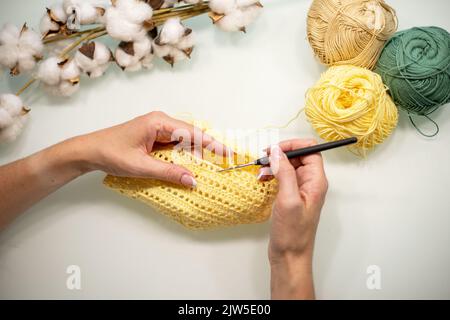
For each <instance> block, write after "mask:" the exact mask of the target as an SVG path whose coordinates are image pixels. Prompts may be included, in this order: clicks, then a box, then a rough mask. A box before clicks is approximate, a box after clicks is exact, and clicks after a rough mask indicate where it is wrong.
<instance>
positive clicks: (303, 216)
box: [262, 139, 328, 298]
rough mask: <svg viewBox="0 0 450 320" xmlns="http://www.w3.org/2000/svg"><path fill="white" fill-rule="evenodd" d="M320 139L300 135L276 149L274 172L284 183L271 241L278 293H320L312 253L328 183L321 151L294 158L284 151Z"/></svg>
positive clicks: (293, 295)
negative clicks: (316, 285) (317, 289)
mask: <svg viewBox="0 0 450 320" xmlns="http://www.w3.org/2000/svg"><path fill="white" fill-rule="evenodd" d="M314 144H316V142H314V141H313V140H302V139H296V140H289V141H284V142H281V143H280V144H279V145H274V146H272V147H271V149H270V171H271V172H272V174H273V175H274V176H275V178H276V179H277V180H278V184H279V192H278V195H277V197H276V200H275V204H274V207H273V212H272V225H271V233H270V244H269V261H270V265H271V268H272V297H273V298H314V288H313V284H312V254H313V248H314V239H315V235H316V230H317V226H318V223H319V218H320V211H321V209H322V206H323V204H324V201H325V195H326V192H327V188H328V182H327V178H326V176H325V172H324V168H323V161H322V156H321V155H320V154H313V155H309V156H305V157H301V158H295V159H291V160H289V159H288V158H287V157H286V155H285V154H284V152H287V151H290V150H294V149H298V148H304V147H307V146H311V145H314ZM262 170H263V173H264V171H265V172H266V173H267V169H262Z"/></svg>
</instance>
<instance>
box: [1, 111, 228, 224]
mask: <svg viewBox="0 0 450 320" xmlns="http://www.w3.org/2000/svg"><path fill="white" fill-rule="evenodd" d="M180 139H182V140H183V147H186V146H187V145H188V143H189V147H190V145H191V144H193V145H195V146H202V147H205V148H208V149H210V150H214V151H215V152H216V153H219V154H220V153H222V154H226V150H225V147H224V146H223V145H221V144H220V143H217V142H216V141H214V140H213V139H212V138H211V137H210V136H208V135H205V134H203V132H202V131H201V130H200V129H198V128H195V127H193V126H192V125H190V124H187V123H185V122H183V121H179V120H175V119H173V118H171V117H169V116H167V115H166V114H164V113H162V112H152V113H149V114H147V115H144V116H141V117H138V118H136V119H134V120H131V121H129V122H126V123H124V124H121V125H117V126H115V127H111V128H108V129H104V130H101V131H97V132H94V133H91V134H87V135H83V136H79V137H75V138H72V139H69V140H66V141H63V142H61V143H59V144H57V145H54V146H51V147H49V148H47V149H45V150H42V151H40V152H38V153H35V154H33V155H31V156H29V157H27V158H24V159H21V160H18V161H15V162H13V163H10V164H7V165H4V166H2V167H0V177H2V178H1V179H0V197H1V198H0V230H1V229H2V228H3V227H4V226H6V224H7V223H9V222H10V221H11V220H13V219H14V218H15V217H16V216H17V215H18V214H20V213H21V212H23V211H25V210H26V209H28V208H29V207H31V206H32V205H33V204H35V203H36V202H38V201H40V200H41V199H43V198H45V197H46V196H48V195H49V194H50V193H52V192H54V191H55V190H57V189H59V188H60V187H62V186H63V185H65V184H66V183H68V182H70V181H72V180H74V179H76V178H77V177H79V176H80V175H83V174H85V173H88V172H90V171H94V170H102V171H104V172H106V173H110V174H113V175H118V176H129V177H140V178H155V179H160V180H165V181H170V182H173V183H177V184H181V185H184V186H186V187H195V185H196V182H195V179H194V177H193V175H192V173H191V172H190V171H189V170H187V169H186V168H183V167H181V166H178V165H174V164H170V163H166V162H162V161H159V160H157V159H154V158H152V157H150V156H149V152H150V151H151V150H152V149H153V148H154V147H155V146H156V145H157V144H167V143H170V142H178V141H180Z"/></svg>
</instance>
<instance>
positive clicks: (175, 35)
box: [157, 18, 186, 45]
mask: <svg viewBox="0 0 450 320" xmlns="http://www.w3.org/2000/svg"><path fill="white" fill-rule="evenodd" d="M185 30H186V28H185V27H184V26H183V25H182V24H181V21H180V18H170V19H168V20H167V21H166V22H164V24H163V26H162V28H161V32H160V34H159V37H158V38H157V39H158V42H159V44H171V45H175V44H177V43H178V42H179V41H180V40H181V38H182V37H183V36H184V33H185Z"/></svg>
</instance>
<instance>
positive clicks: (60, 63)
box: [58, 58, 69, 68]
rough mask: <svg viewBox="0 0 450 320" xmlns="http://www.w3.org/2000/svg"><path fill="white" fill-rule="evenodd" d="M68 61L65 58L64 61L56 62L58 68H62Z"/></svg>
mask: <svg viewBox="0 0 450 320" xmlns="http://www.w3.org/2000/svg"><path fill="white" fill-rule="evenodd" d="M68 61H69V58H65V59H64V60H62V61H60V62H58V66H59V67H60V68H62V67H64V65H65V64H66V63H67V62H68Z"/></svg>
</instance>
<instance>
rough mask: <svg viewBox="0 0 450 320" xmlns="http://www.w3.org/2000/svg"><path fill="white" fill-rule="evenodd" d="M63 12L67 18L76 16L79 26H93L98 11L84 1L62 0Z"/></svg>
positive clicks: (98, 13)
mask: <svg viewBox="0 0 450 320" xmlns="http://www.w3.org/2000/svg"><path fill="white" fill-rule="evenodd" d="M63 7H64V11H65V12H66V14H67V15H68V16H71V15H77V18H78V21H79V22H80V24H83V25H85V24H93V23H95V22H96V21H97V20H98V17H99V16H100V11H99V10H98V9H97V8H96V7H95V6H94V5H93V4H92V3H90V2H88V1H85V0H64V2H63Z"/></svg>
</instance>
